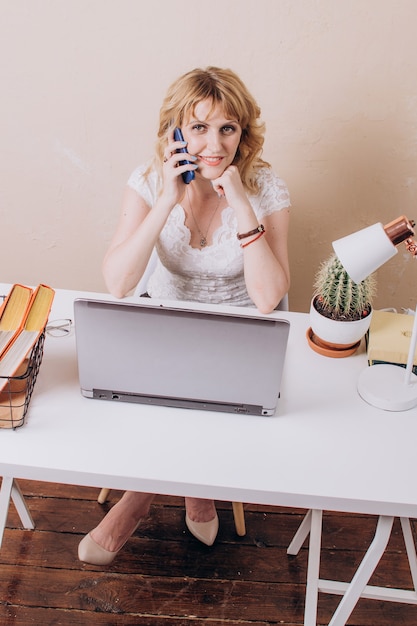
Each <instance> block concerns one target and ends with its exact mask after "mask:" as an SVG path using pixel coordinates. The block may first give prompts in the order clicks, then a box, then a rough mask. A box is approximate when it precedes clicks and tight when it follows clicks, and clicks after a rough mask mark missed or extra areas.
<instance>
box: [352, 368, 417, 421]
mask: <svg viewBox="0 0 417 626" xmlns="http://www.w3.org/2000/svg"><path fill="white" fill-rule="evenodd" d="M358 392H359V395H360V396H361V398H363V399H364V400H365V402H368V404H371V405H372V406H376V407H377V408H378V409H384V411H408V409H412V408H413V407H415V406H417V376H416V375H415V374H411V377H410V383H409V384H408V385H407V384H405V369H404V368H403V367H399V366H398V365H389V364H387V363H382V364H377V365H371V366H370V367H367V368H366V369H365V370H364V371H363V372H362V373H361V374H360V376H359V379H358Z"/></svg>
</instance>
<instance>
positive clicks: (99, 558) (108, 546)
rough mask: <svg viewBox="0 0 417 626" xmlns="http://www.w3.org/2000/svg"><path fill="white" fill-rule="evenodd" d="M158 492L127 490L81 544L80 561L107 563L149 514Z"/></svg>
mask: <svg viewBox="0 0 417 626" xmlns="http://www.w3.org/2000/svg"><path fill="white" fill-rule="evenodd" d="M154 498H155V495H154V494H152V493H137V492H135V491H126V492H125V493H124V494H123V496H122V498H121V499H120V500H119V502H117V504H115V505H114V506H113V507H112V508H111V509H110V511H109V512H108V513H107V515H106V516H105V517H104V518H103V519H102V520H101V522H100V524H99V525H98V526H96V528H94V529H93V530H92V531H91V532H90V533H88V535H86V536H85V537H84V539H83V540H82V541H81V543H80V545H79V547H78V556H79V559H80V560H81V561H85V562H86V563H92V564H93V565H108V564H109V563H111V562H112V561H113V559H114V557H115V556H116V554H117V553H118V551H119V550H120V549H121V548H122V547H123V546H124V544H125V543H126V541H127V540H128V539H129V537H130V536H131V535H132V534H133V533H134V532H135V530H136V528H137V526H138V523H139V521H140V519H141V518H143V517H145V516H146V515H147V514H148V513H149V508H150V506H151V504H152V501H153V499H154Z"/></svg>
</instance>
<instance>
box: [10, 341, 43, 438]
mask: <svg viewBox="0 0 417 626" xmlns="http://www.w3.org/2000/svg"><path fill="white" fill-rule="evenodd" d="M44 342H45V332H43V333H42V334H41V335H40V337H39V339H38V341H37V342H36V343H35V345H34V346H33V348H32V350H31V352H30V354H29V357H28V358H27V359H25V360H24V361H23V363H22V364H21V366H20V367H19V369H18V371H17V372H16V374H15V375H14V376H0V388H1V389H2V391H1V393H0V428H13V429H14V428H19V427H20V426H23V424H24V423H25V418H26V414H27V411H28V408H29V402H30V399H31V397H32V392H33V388H34V386H35V382H36V378H37V376H38V372H39V367H40V365H41V362H42V357H43V345H44ZM4 381H6V383H5V384H4Z"/></svg>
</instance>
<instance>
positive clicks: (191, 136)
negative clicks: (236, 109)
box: [182, 100, 242, 180]
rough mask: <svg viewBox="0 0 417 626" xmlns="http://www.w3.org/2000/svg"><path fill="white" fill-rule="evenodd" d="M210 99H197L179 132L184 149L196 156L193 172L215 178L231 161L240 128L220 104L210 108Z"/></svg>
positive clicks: (210, 178) (238, 141)
mask: <svg viewBox="0 0 417 626" xmlns="http://www.w3.org/2000/svg"><path fill="white" fill-rule="evenodd" d="M211 108H212V101H211V100H203V101H202V102H199V103H198V104H197V105H196V107H195V109H194V113H193V115H192V116H191V117H190V119H188V120H185V122H184V125H183V127H182V132H183V135H184V139H185V141H187V143H188V145H187V151H188V152H189V154H193V155H195V156H196V157H197V161H196V164H197V165H198V169H197V170H196V174H199V175H201V176H202V177H203V178H207V179H209V180H214V179H216V178H218V177H219V176H221V175H222V174H223V172H224V171H225V169H226V168H227V167H228V166H229V165H231V164H232V163H233V159H234V158H235V154H236V151H237V149H238V146H239V143H240V138H241V135H242V128H241V126H240V124H239V123H238V122H237V121H236V120H233V119H227V118H226V117H225V116H224V111H223V109H222V107H221V106H220V105H216V106H215V108H214V109H213V110H212V111H211V113H210V109H211Z"/></svg>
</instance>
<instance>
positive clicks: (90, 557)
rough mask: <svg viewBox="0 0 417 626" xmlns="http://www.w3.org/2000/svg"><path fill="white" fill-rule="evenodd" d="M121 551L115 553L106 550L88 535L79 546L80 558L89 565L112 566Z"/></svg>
mask: <svg viewBox="0 0 417 626" xmlns="http://www.w3.org/2000/svg"><path fill="white" fill-rule="evenodd" d="M122 548H123V546H122ZM120 550H121V548H119V550H115V552H110V550H105V549H104V548H102V547H101V546H99V544H98V543H96V542H95V541H94V539H93V538H92V537H91V535H90V533H88V535H86V536H85V537H84V538H83V539H82V540H81V541H80V543H79V544H78V558H79V559H80V561H83V563H89V564H90V565H110V563H112V562H113V560H114V559H115V557H116V555H117V553H118V552H120Z"/></svg>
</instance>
